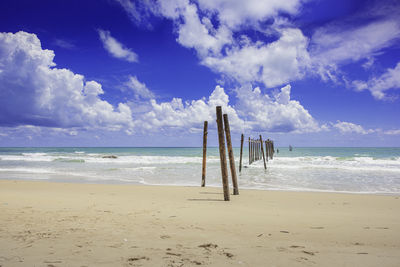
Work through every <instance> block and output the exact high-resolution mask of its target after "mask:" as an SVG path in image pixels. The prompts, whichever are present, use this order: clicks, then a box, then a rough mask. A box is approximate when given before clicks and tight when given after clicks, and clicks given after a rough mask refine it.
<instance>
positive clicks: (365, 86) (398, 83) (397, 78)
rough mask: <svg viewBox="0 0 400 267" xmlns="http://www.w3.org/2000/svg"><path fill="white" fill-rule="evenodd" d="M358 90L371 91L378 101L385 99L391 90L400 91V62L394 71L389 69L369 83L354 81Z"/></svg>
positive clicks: (371, 79)
mask: <svg viewBox="0 0 400 267" xmlns="http://www.w3.org/2000/svg"><path fill="white" fill-rule="evenodd" d="M352 85H353V86H354V88H356V90H358V91H363V90H369V91H370V92H371V94H372V95H373V96H374V97H375V98H376V99H385V98H386V96H387V95H386V93H385V91H388V90H390V89H400V62H398V63H397V65H396V67H394V68H393V69H391V68H389V69H387V70H386V71H385V72H384V73H383V74H382V75H380V76H378V77H372V78H370V79H369V80H368V81H359V80H356V81H353V83H352Z"/></svg>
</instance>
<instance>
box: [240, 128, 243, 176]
mask: <svg viewBox="0 0 400 267" xmlns="http://www.w3.org/2000/svg"><path fill="white" fill-rule="evenodd" d="M243 141H244V136H243V134H242V136H241V137H240V160H239V172H241V171H242V155H243Z"/></svg>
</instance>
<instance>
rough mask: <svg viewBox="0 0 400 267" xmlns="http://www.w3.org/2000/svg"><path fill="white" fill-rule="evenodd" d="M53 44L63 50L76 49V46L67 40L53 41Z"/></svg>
mask: <svg viewBox="0 0 400 267" xmlns="http://www.w3.org/2000/svg"><path fill="white" fill-rule="evenodd" d="M53 44H54V45H56V46H58V47H61V48H64V49H75V48H76V45H75V44H74V43H72V42H71V41H68V40H64V39H55V40H54V41H53Z"/></svg>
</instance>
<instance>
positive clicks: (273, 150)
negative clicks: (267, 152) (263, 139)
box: [271, 140, 275, 159]
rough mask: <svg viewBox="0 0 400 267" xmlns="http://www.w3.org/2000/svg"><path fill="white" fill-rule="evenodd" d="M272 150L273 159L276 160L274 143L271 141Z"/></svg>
mask: <svg viewBox="0 0 400 267" xmlns="http://www.w3.org/2000/svg"><path fill="white" fill-rule="evenodd" d="M271 150H272V159H274V154H275V148H274V141H272V140H271Z"/></svg>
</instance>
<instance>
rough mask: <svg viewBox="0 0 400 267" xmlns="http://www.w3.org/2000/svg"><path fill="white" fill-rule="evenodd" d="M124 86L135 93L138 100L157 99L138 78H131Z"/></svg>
mask: <svg viewBox="0 0 400 267" xmlns="http://www.w3.org/2000/svg"><path fill="white" fill-rule="evenodd" d="M124 85H125V86H127V87H128V88H130V89H131V90H132V91H133V93H134V96H135V98H136V99H140V98H142V99H150V98H154V97H155V95H154V94H153V92H152V91H150V89H148V88H147V86H146V84H144V83H141V82H140V81H139V80H138V79H137V77H136V76H129V78H128V81H127V82H125V84H124Z"/></svg>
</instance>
